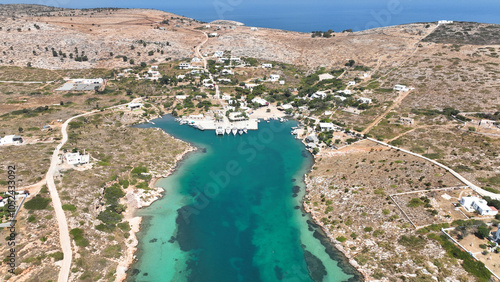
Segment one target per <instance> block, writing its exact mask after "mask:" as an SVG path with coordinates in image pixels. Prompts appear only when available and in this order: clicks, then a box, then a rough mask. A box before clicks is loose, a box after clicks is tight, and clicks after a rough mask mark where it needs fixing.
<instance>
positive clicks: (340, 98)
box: [333, 95, 347, 101]
mask: <svg viewBox="0 0 500 282" xmlns="http://www.w3.org/2000/svg"><path fill="white" fill-rule="evenodd" d="M333 98H337V99H339V100H340V101H345V100H346V99H347V98H346V97H344V96H340V95H335V96H333Z"/></svg>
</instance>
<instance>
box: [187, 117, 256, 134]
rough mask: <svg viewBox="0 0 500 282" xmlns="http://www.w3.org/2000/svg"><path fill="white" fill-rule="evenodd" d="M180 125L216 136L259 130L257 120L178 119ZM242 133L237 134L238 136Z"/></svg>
mask: <svg viewBox="0 0 500 282" xmlns="http://www.w3.org/2000/svg"><path fill="white" fill-rule="evenodd" d="M177 121H178V122H179V123H180V124H187V125H189V126H192V127H194V128H197V129H199V130H202V131H204V130H214V131H215V134H217V135H226V134H227V135H229V134H231V133H232V134H234V135H236V134H235V132H240V131H241V132H242V133H247V131H248V130H257V129H259V122H260V120H258V119H248V120H239V121H230V120H229V119H228V118H227V117H225V118H224V119H222V120H215V119H211V118H208V117H205V118H199V119H198V118H189V117H182V118H178V119H177ZM242 133H239V134H240V135H241V134H242Z"/></svg>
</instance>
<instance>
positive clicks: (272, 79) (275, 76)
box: [269, 74, 280, 81]
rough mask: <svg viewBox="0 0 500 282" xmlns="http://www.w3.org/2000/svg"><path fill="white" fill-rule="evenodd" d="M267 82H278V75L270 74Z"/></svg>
mask: <svg viewBox="0 0 500 282" xmlns="http://www.w3.org/2000/svg"><path fill="white" fill-rule="evenodd" d="M269 80H270V81H278V80H280V75H279V74H271V75H269Z"/></svg>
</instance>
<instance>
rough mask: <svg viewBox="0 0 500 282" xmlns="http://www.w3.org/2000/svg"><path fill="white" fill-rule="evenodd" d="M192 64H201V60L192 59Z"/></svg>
mask: <svg viewBox="0 0 500 282" xmlns="http://www.w3.org/2000/svg"><path fill="white" fill-rule="evenodd" d="M191 63H201V59H200V58H198V57H194V58H192V59H191Z"/></svg>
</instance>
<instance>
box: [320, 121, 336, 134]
mask: <svg viewBox="0 0 500 282" xmlns="http://www.w3.org/2000/svg"><path fill="white" fill-rule="evenodd" d="M319 128H320V129H321V132H325V131H330V130H333V129H334V128H335V126H334V125H333V123H331V122H320V123H319Z"/></svg>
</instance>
